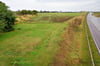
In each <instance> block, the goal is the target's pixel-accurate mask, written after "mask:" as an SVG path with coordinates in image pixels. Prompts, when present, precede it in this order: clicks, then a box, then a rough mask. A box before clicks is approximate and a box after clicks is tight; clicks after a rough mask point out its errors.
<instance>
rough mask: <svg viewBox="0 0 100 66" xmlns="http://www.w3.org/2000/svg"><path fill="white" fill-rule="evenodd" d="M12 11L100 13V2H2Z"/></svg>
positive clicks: (91, 0) (32, 0) (27, 0)
mask: <svg viewBox="0 0 100 66" xmlns="http://www.w3.org/2000/svg"><path fill="white" fill-rule="evenodd" d="M0 1H3V2H4V3H6V4H7V6H9V7H10V9H11V10H14V11H16V10H22V9H27V10H50V11H88V10H89V11H100V0H0Z"/></svg>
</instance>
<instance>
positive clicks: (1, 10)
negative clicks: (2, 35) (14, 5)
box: [0, 1, 15, 32]
mask: <svg viewBox="0 0 100 66" xmlns="http://www.w3.org/2000/svg"><path fill="white" fill-rule="evenodd" d="M14 22H15V16H14V14H13V12H12V11H10V10H9V9H8V6H6V5H5V3H3V2H1V1H0V32H1V31H12V30H13V29H14V28H13V25H14Z"/></svg>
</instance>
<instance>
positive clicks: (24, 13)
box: [16, 10, 38, 15]
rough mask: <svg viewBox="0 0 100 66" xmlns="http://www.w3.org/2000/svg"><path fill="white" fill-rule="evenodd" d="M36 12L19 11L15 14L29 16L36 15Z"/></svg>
mask: <svg viewBox="0 0 100 66" xmlns="http://www.w3.org/2000/svg"><path fill="white" fill-rule="evenodd" d="M37 13H38V11H36V10H19V11H16V14H18V15H27V14H30V15H37Z"/></svg>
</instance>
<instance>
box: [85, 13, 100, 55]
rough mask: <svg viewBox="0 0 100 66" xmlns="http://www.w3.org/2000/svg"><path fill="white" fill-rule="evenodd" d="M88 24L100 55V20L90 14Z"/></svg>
mask: <svg viewBox="0 0 100 66" xmlns="http://www.w3.org/2000/svg"><path fill="white" fill-rule="evenodd" d="M87 23H88V26H89V29H90V32H91V34H92V37H93V40H94V42H95V44H96V47H97V49H98V52H99V54H100V18H99V17H95V16H94V15H92V13H89V14H88V16H87Z"/></svg>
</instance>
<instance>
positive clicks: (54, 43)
mask: <svg viewBox="0 0 100 66" xmlns="http://www.w3.org/2000/svg"><path fill="white" fill-rule="evenodd" d="M84 15H85V13H39V14H38V15H37V16H31V17H26V16H25V15H24V16H23V17H19V16H18V19H19V22H16V25H15V26H14V27H15V30H14V31H12V32H7V33H2V34H0V66H91V62H90V56H89V51H88V47H87V41H86V37H85V32H84V17H85V16H84ZM22 18H23V19H22ZM26 18H28V19H27V20H26ZM21 19H22V20H21Z"/></svg>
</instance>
